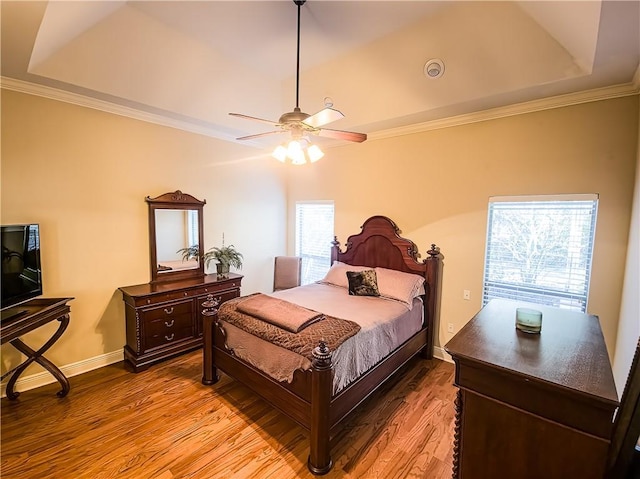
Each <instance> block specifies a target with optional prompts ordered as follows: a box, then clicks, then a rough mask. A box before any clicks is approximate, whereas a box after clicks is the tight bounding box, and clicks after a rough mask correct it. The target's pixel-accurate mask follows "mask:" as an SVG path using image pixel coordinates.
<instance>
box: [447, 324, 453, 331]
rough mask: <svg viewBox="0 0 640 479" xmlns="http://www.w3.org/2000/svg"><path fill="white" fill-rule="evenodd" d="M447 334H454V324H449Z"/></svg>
mask: <svg viewBox="0 0 640 479" xmlns="http://www.w3.org/2000/svg"><path fill="white" fill-rule="evenodd" d="M447 333H453V323H448V324H447Z"/></svg>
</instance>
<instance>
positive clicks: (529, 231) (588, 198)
mask: <svg viewBox="0 0 640 479" xmlns="http://www.w3.org/2000/svg"><path fill="white" fill-rule="evenodd" d="M597 208H598V195H561V196H536V197H494V198H491V199H490V200H489V217H488V223H487V247H486V248H487V249H486V252H485V263H484V285H483V294H482V296H483V298H482V301H483V305H485V304H487V303H488V302H489V301H490V300H491V299H494V298H506V299H514V300H521V301H529V302H533V303H540V304H545V305H548V306H555V307H559V308H565V309H571V310H576V311H581V312H585V311H586V309H587V296H588V293H589V277H590V275H591V256H592V253H593V239H594V234H595V226H596V211H597Z"/></svg>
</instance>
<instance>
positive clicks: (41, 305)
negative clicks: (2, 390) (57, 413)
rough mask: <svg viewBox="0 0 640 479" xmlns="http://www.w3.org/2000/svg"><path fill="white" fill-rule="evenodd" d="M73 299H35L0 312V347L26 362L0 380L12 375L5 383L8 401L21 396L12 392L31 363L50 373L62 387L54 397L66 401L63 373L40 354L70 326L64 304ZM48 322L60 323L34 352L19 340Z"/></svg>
mask: <svg viewBox="0 0 640 479" xmlns="http://www.w3.org/2000/svg"><path fill="white" fill-rule="evenodd" d="M72 299H73V298H36V299H32V300H30V301H27V302H25V303H22V304H20V305H18V306H15V307H13V308H11V309H10V310H5V311H3V312H2V321H0V344H4V343H7V342H8V343H10V344H11V345H12V346H13V347H15V348H16V349H17V350H18V351H20V352H21V353H22V354H24V355H25V356H27V359H26V360H25V361H24V362H23V363H22V364H20V365H19V366H18V367H16V368H14V369H12V370H11V371H7V372H6V373H5V374H3V375H2V379H4V378H5V377H7V376H8V375H10V374H11V378H9V382H8V383H7V397H8V398H9V399H16V398H17V397H18V396H19V395H20V393H19V392H15V391H14V390H13V388H14V386H15V384H16V381H17V380H18V377H19V376H20V375H21V374H22V373H23V372H24V370H25V369H27V367H28V366H29V365H30V364H32V363H34V362H36V363H38V364H40V365H41V366H42V367H43V368H45V369H46V370H47V371H49V372H50V373H51V374H52V375H53V377H55V378H56V379H57V380H58V382H59V383H60V384H61V385H62V390H60V391H58V392H57V393H56V394H57V396H58V397H60V398H62V397H65V396H66V395H67V393H68V392H69V389H70V386H69V380H68V379H67V378H66V377H65V375H64V374H62V371H60V369H59V368H58V367H57V366H56V365H55V364H53V363H52V362H51V361H49V360H48V359H47V358H45V357H44V356H43V354H44V353H45V351H47V350H48V349H49V348H50V347H51V346H53V344H54V343H55V342H56V341H57V340H58V339H60V336H62V333H64V331H65V330H66V329H67V326H68V325H69V311H70V310H71V308H70V307H69V305H68V304H67V303H68V302H69V301H71V300H72ZM51 321H59V322H60V326H58V329H57V330H56V332H55V333H54V334H53V336H51V338H50V339H49V340H48V341H47V342H46V343H44V344H43V345H42V347H41V348H40V349H38V350H37V351H34V350H33V349H31V348H30V347H29V346H27V345H26V344H25V343H24V342H22V340H20V336H22V335H23V334H26V333H28V332H29V331H33V330H34V329H37V328H39V327H41V326H43V325H45V324H47V323H49V322H51Z"/></svg>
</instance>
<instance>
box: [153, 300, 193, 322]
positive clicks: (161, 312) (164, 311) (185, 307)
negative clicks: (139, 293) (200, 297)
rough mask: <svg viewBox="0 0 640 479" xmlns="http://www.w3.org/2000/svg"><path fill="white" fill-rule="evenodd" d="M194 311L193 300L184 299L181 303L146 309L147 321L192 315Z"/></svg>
mask: <svg viewBox="0 0 640 479" xmlns="http://www.w3.org/2000/svg"><path fill="white" fill-rule="evenodd" d="M192 312H193V300H189V301H182V302H180V303H173V304H167V305H165V306H160V307H157V308H149V309H145V310H144V319H145V321H150V320H154V319H171V318H175V317H176V316H181V315H185V314H187V315H190V314H191V313H192Z"/></svg>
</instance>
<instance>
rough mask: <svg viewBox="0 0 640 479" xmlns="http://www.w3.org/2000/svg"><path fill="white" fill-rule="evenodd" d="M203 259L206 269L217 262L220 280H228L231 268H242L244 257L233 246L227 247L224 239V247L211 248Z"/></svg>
mask: <svg viewBox="0 0 640 479" xmlns="http://www.w3.org/2000/svg"><path fill="white" fill-rule="evenodd" d="M203 259H204V264H205V267H206V266H209V263H211V261H213V260H215V261H216V262H217V263H216V270H217V272H218V278H228V277H229V267H230V266H233V267H234V268H236V269H241V268H242V259H243V256H242V253H240V252H239V251H238V250H236V248H235V246H233V245H232V244H230V245H229V246H225V245H224V239H223V240H222V246H220V247H217V246H214V247H213V248H211V249H210V250H209V251H207V252H206V253H205V254H204V256H203Z"/></svg>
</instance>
